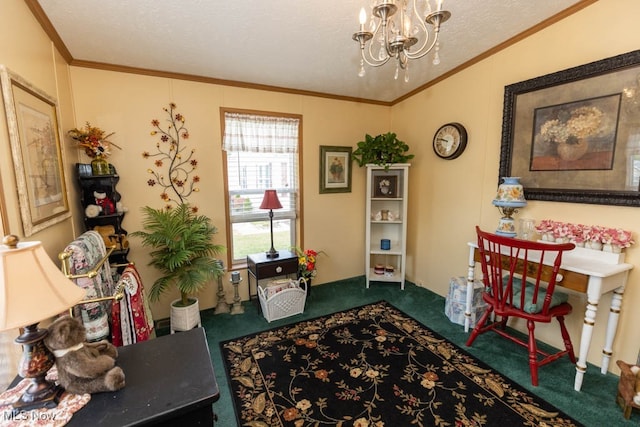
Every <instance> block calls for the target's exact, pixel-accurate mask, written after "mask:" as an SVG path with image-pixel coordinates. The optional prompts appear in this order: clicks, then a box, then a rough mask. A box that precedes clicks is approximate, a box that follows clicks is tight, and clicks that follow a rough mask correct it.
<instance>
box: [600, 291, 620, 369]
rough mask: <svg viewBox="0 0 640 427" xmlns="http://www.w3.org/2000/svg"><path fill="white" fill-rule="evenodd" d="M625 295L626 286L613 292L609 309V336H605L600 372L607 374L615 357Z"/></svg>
mask: <svg viewBox="0 0 640 427" xmlns="http://www.w3.org/2000/svg"><path fill="white" fill-rule="evenodd" d="M623 294H624V286H620V287H619V288H618V289H616V290H615V291H613V296H612V297H611V308H610V309H609V320H608V321H607V335H606V336H605V342H604V348H603V349H602V365H601V366H600V372H601V373H602V374H606V373H607V371H608V370H609V361H610V360H611V356H612V355H613V339H614V338H615V336H616V329H618V318H619V317H620V307H622V295H623Z"/></svg>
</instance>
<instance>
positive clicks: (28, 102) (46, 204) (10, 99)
mask: <svg viewBox="0 0 640 427" xmlns="http://www.w3.org/2000/svg"><path fill="white" fill-rule="evenodd" d="M0 85H1V86H2V97H3V100H4V107H5V112H6V115H7V127H8V129H9V140H10V143H11V154H12V158H13V165H14V168H15V174H16V183H17V186H18V188H19V189H21V191H19V192H18V203H19V205H20V216H21V218H22V225H23V229H24V235H25V236H30V235H32V234H34V233H36V232H38V231H40V230H43V229H45V228H47V227H50V226H51V225H53V224H56V223H58V222H60V221H63V220H65V219H66V218H69V217H71V211H70V210H69V203H68V200H67V190H66V184H65V178H64V170H63V167H62V151H61V150H62V149H61V145H60V141H61V136H60V135H61V133H60V128H59V123H58V117H59V115H58V105H57V103H56V101H55V99H54V98H52V97H50V96H49V95H47V94H46V93H45V92H43V91H41V90H39V89H38V88H36V87H34V86H33V85H31V84H30V83H29V82H27V81H26V80H24V79H23V78H22V77H20V76H19V75H17V74H15V73H14V72H12V71H10V70H9V69H8V68H6V67H4V66H0Z"/></svg>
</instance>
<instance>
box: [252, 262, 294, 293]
mask: <svg viewBox="0 0 640 427" xmlns="http://www.w3.org/2000/svg"><path fill="white" fill-rule="evenodd" d="M278 253H279V254H280V256H278V258H267V255H266V253H264V252H262V253H259V254H252V255H247V271H248V272H249V274H248V276H247V278H248V280H247V286H248V288H249V298H250V299H254V298H257V297H258V288H257V286H258V283H259V281H260V280H263V279H269V278H272V277H279V276H288V275H290V274H297V272H298V255H296V254H295V253H293V252H290V251H278ZM252 277H253V279H254V280H255V283H256V286H255V290H252V289H251V278H252Z"/></svg>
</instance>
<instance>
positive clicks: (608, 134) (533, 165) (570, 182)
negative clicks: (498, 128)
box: [499, 50, 640, 206]
mask: <svg viewBox="0 0 640 427" xmlns="http://www.w3.org/2000/svg"><path fill="white" fill-rule="evenodd" d="M499 176H500V177H503V176H518V177H520V178H521V180H520V182H521V183H522V185H523V186H524V189H525V197H526V198H527V199H529V200H548V201H559V202H571V203H591V204H606V205H623V206H640V50H638V51H633V52H629V53H625V54H622V55H618V56H615V57H611V58H607V59H603V60H600V61H596V62H592V63H589V64H585V65H581V66H578V67H574V68H570V69H567V70H563V71H559V72H556V73H552V74H548V75H544V76H541V77H536V78H533V79H530V80H526V81H522V82H519V83H515V84H511V85H508V86H506V87H505V93H504V114H503V123H502V145H501V150H500V170H499Z"/></svg>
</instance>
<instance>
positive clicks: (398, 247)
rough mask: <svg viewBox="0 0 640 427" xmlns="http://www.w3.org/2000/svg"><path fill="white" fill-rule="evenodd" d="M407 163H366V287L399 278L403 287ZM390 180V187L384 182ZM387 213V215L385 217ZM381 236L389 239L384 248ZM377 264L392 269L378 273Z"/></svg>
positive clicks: (405, 250)
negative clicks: (385, 166)
mask: <svg viewBox="0 0 640 427" xmlns="http://www.w3.org/2000/svg"><path fill="white" fill-rule="evenodd" d="M409 166H411V165H410V164H408V163H396V164H392V165H389V168H388V169H385V168H384V166H378V165H372V164H369V165H367V202H366V205H367V206H366V221H365V222H366V224H367V230H366V234H365V235H366V242H365V250H366V251H367V253H366V256H365V276H366V282H367V288H368V287H369V283H370V282H372V281H374V282H397V283H400V289H404V276H405V267H406V262H407V201H408V194H409ZM384 181H388V182H389V184H391V185H390V187H389V188H383V187H384V186H381V184H385V183H386V182H384ZM383 217H384V218H383ZM382 239H388V240H389V241H390V247H389V249H382ZM376 265H379V266H380V265H381V266H383V267H384V268H386V267H387V266H392V267H393V273H392V274H390V273H387V272H385V273H383V274H377V273H376V272H375V270H376V268H375V267H376Z"/></svg>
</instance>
